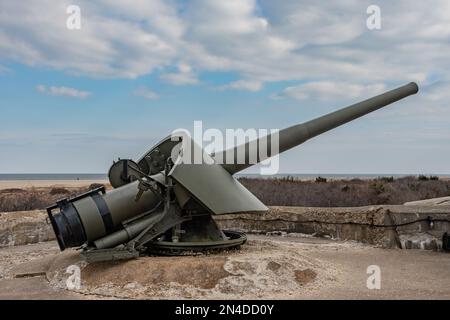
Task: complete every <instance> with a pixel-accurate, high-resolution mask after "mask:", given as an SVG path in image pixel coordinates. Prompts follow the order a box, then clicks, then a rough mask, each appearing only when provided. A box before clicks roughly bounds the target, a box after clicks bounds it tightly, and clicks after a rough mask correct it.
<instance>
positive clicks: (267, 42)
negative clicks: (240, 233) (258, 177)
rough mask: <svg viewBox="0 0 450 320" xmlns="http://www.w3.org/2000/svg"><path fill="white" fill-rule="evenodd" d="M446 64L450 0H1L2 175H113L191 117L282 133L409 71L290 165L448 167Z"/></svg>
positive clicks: (286, 159)
mask: <svg viewBox="0 0 450 320" xmlns="http://www.w3.org/2000/svg"><path fill="white" fill-rule="evenodd" d="M371 4H375V5H378V6H379V8H380V9H381V29H379V30H376V29H375V30H369V29H368V28H367V24H366V21H367V19H368V17H369V14H368V13H367V8H368V7H369V5H371ZM70 5H77V6H78V7H79V8H80V9H81V29H79V30H78V29H75V30H70V29H68V28H67V19H68V18H69V16H70V15H69V14H67V8H68V6H70ZM449 72H450V1H448V0H434V1H426V2H425V1H422V2H411V1H408V0H404V1H381V0H380V1H373V0H371V1H364V0H341V1H313V0H311V1H309V0H307V1H275V0H272V1H266V0H258V1H257V0H239V1H237V0H232V1H231V0H227V1H206V0H198V1H189V2H187V1H167V0H164V1H162V0H161V1H158V0H133V1H131V0H116V1H107V0H97V1H88V0H86V1H83V0H72V1H65V0H39V1H37V0H35V1H33V0H22V1H8V0H0V119H1V122H0V173H30V172H36V173H47V172H53V173H60V172H69V173H81V172H86V173H102V172H106V171H107V170H108V168H109V165H110V164H111V162H112V160H113V159H116V158H117V157H122V158H134V159H136V158H138V157H139V156H140V155H142V154H143V153H144V152H145V151H146V150H147V149H149V148H150V147H151V146H152V145H153V144H154V143H155V142H157V141H158V140H160V139H161V138H163V137H164V136H166V135H167V134H168V133H170V132H171V131H172V130H173V129H176V128H186V129H192V127H193V121H194V120H202V121H203V125H204V127H205V128H219V129H225V128H266V129H272V128H284V127H286V126H289V125H292V124H296V123H299V122H303V121H306V120H309V119H311V118H314V117H316V116H319V115H322V114H324V113H327V112H330V111H333V110H335V109H337V108H339V107H343V106H346V105H348V104H351V103H354V102H357V101H359V100H363V99H366V98H368V97H370V96H372V95H374V94H378V93H380V92H383V91H384V90H388V89H391V88H394V87H397V86H399V85H402V84H404V83H407V82H410V81H416V82H417V83H418V84H419V87H420V92H419V94H418V95H416V96H412V97H409V98H407V99H405V100H403V101H401V102H399V103H396V104H394V105H391V106H390V107H388V108H386V109H385V110H380V111H378V112H376V113H374V114H371V115H368V116H366V117H364V118H362V119H359V120H357V121H355V122H352V123H350V124H347V125H345V126H343V127H340V128H338V129H336V130H334V131H331V132H328V133H326V134H324V135H321V136H319V137H316V138H314V139H313V140H311V141H308V142H307V143H305V144H304V145H302V146H300V147H297V148H296V149H293V150H291V151H289V152H287V153H285V154H283V156H282V157H281V162H280V165H281V170H280V171H281V172H285V173H286V172H290V173H450V165H449V163H450V161H449V159H450V106H449V101H450V76H449ZM253 170H255V169H253Z"/></svg>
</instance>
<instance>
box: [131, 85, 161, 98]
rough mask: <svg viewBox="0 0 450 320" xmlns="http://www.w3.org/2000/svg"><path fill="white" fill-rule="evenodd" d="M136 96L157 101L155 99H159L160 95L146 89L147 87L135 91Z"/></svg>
mask: <svg viewBox="0 0 450 320" xmlns="http://www.w3.org/2000/svg"><path fill="white" fill-rule="evenodd" d="M134 95H135V96H139V97H143V98H145V99H149V100H155V99H158V98H159V95H158V94H157V93H156V92H154V91H152V90H150V89H149V88H145V87H140V88H137V89H136V90H135V91H134Z"/></svg>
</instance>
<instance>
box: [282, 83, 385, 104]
mask: <svg viewBox="0 0 450 320" xmlns="http://www.w3.org/2000/svg"><path fill="white" fill-rule="evenodd" d="M385 90H386V87H385V85H384V84H383V83H376V84H369V85H360V84H354V83H344V82H331V81H318V82H309V83H305V84H302V85H299V86H293V87H287V88H286V89H284V90H283V91H282V92H281V93H280V94H279V95H278V96H276V97H279V98H283V97H288V98H293V99H297V100H305V99H317V100H339V99H348V98H360V97H367V98H369V97H371V96H374V95H377V94H380V93H382V92H383V91H385Z"/></svg>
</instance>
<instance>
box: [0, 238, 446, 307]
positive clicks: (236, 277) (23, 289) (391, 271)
mask: <svg viewBox="0 0 450 320" xmlns="http://www.w3.org/2000/svg"><path fill="white" fill-rule="evenodd" d="M57 250H58V249H57V245H56V243H55V242H54V241H52V242H46V243H40V244H33V245H28V246H16V247H11V248H3V249H1V250H0V267H2V266H3V264H5V263H9V262H8V260H9V259H13V260H14V261H13V262H14V265H13V267H12V268H9V269H8V271H7V272H6V273H5V274H4V278H3V280H1V279H0V298H3V299H11V298H13V299H17V298H30V299H44V298H45V299H54V298H62V299H166V298H170V299H238V300H239V299H255V298H261V299H363V298H364V299H450V277H448V270H449V268H450V254H446V253H440V252H433V251H423V250H398V249H381V248H374V247H373V246H369V245H364V244H361V243H356V242H343V241H335V240H329V239H328V240H327V239H318V238H311V237H310V238H292V237H275V236H256V235H250V236H249V241H248V243H247V244H245V245H244V246H243V247H242V250H241V251H232V252H229V253H223V254H220V255H201V256H196V257H145V258H139V259H136V260H130V261H122V262H114V263H97V264H90V265H88V264H87V263H85V262H84V261H82V260H81V259H80V256H79V255H78V253H77V252H75V251H74V250H68V251H67V252H63V253H58V254H54V252H56V251H57ZM11 251H14V252H11ZM5 253H8V254H5ZM12 253H13V254H12ZM30 256H33V257H34V259H30V258H29V257H30ZM21 259H24V260H28V262H25V263H23V264H21V265H20V264H19V265H17V262H18V261H20V260H21ZM49 259H50V260H52V259H53V262H52V263H50V264H48V261H49ZM74 264H75V265H78V266H80V268H81V287H80V288H79V289H74V290H67V287H66V281H67V279H68V277H69V276H70V275H71V274H68V273H66V270H67V267H68V266H69V265H74ZM16 265H17V266H16ZM370 265H377V266H379V267H380V269H381V288H380V290H376V289H375V290H369V289H368V288H367V286H366V283H367V278H368V276H369V275H368V274H367V267H368V266H370ZM43 266H46V267H45V268H46V269H47V270H46V276H45V277H44V276H34V277H32V276H30V277H28V278H27V277H21V278H14V275H16V274H18V273H19V272H18V270H19V271H20V273H21V274H23V272H24V270H27V272H30V273H31V275H33V274H35V273H36V272H37V271H41V270H42V268H43ZM158 270H159V272H158ZM180 270H183V271H182V272H180ZM205 275H206V276H205ZM199 280H201V281H199Z"/></svg>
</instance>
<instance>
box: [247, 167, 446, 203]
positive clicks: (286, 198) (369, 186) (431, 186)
mask: <svg viewBox="0 0 450 320" xmlns="http://www.w3.org/2000/svg"><path fill="white" fill-rule="evenodd" d="M239 181H240V182H241V183H242V184H243V185H244V186H245V187H246V188H248V189H249V190H250V191H251V192H252V193H253V194H254V195H255V196H257V197H258V198H259V199H260V200H261V201H262V202H263V203H265V204H266V205H269V206H304V207H354V206H366V205H380V204H402V203H405V202H408V201H414V200H423V199H429V198H437V197H445V196H449V195H450V181H444V180H439V179H437V178H436V177H433V176H432V177H425V176H422V175H421V176H419V177H413V176H411V177H403V178H398V179H394V178H393V177H380V178H377V179H370V180H361V179H352V180H332V181H327V180H326V179H325V178H321V177H318V178H317V179H315V180H314V181H301V180H298V179H295V178H293V177H286V178H274V179H258V178H240V179H239Z"/></svg>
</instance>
